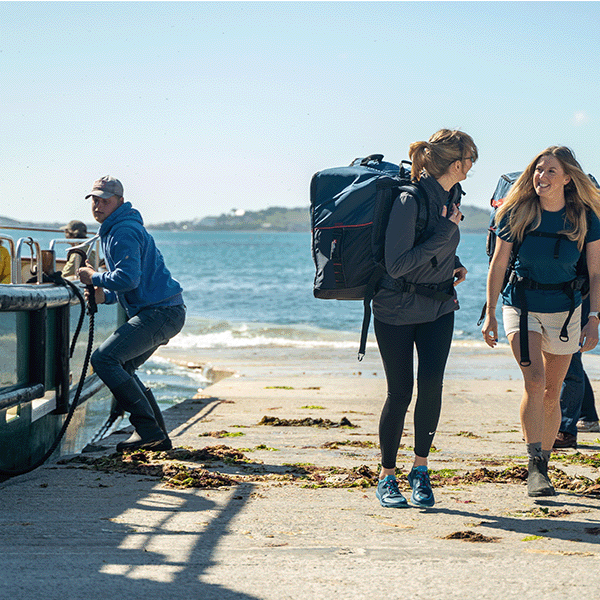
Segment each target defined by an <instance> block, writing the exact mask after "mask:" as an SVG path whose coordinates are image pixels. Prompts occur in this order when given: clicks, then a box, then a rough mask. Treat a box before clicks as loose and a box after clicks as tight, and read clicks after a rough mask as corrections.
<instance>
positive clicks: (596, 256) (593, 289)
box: [579, 240, 600, 352]
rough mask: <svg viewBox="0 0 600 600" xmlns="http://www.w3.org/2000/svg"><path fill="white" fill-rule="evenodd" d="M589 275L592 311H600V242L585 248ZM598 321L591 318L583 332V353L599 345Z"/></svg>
mask: <svg viewBox="0 0 600 600" xmlns="http://www.w3.org/2000/svg"><path fill="white" fill-rule="evenodd" d="M585 253H586V260H587V268H588V273H589V275H590V311H591V312H595V311H599V310H600V240H596V241H595V242H589V243H588V244H586V246H585ZM598 323H599V321H598V319H597V318H596V317H590V318H589V319H588V322H587V323H586V324H585V325H584V327H583V329H582V330H581V338H580V339H579V345H580V346H581V352H587V351H588V350H593V349H594V348H595V347H596V344H598Z"/></svg>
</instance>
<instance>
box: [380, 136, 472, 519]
mask: <svg viewBox="0 0 600 600" xmlns="http://www.w3.org/2000/svg"><path fill="white" fill-rule="evenodd" d="M409 157H410V159H411V160H412V173H411V175H412V179H413V180H414V182H415V184H416V185H418V188H419V189H420V192H421V195H422V196H423V197H424V198H425V201H427V202H428V204H429V221H428V226H427V228H426V229H425V232H424V236H420V239H419V240H415V230H416V222H417V218H418V216H419V210H418V204H417V201H416V199H415V197H414V196H413V195H412V194H410V193H408V192H402V193H401V194H400V196H399V197H398V198H397V199H396V200H395V201H394V205H393V206H392V210H391V213H390V219H389V222H388V226H387V230H386V238H385V265H386V269H387V275H385V276H384V279H383V281H382V284H381V287H382V289H380V291H379V292H378V293H377V294H376V295H375V297H374V300H373V312H374V315H375V335H376V337H377V344H378V346H379V351H380V353H381V359H382V361H383V365H384V369H385V374H386V380H387V398H386V401H385V404H384V406H383V410H382V412H381V417H380V421H379V442H380V446H381V465H382V467H381V472H380V475H379V484H378V486H377V491H376V496H377V498H378V500H379V502H380V503H381V505H382V506H385V507H393V508H402V507H405V506H407V505H408V502H407V501H406V499H405V498H404V496H403V495H402V494H401V493H400V491H399V488H398V483H397V480H396V455H397V453H398V448H399V445H400V440H401V438H402V430H403V428H404V419H405V416H406V412H407V410H408V406H409V404H410V402H411V398H412V392H413V384H414V374H413V355H414V351H415V348H416V351H417V355H418V361H419V363H418V370H417V383H418V385H417V387H418V392H417V400H416V405H415V412H414V428H415V457H414V462H413V465H412V468H411V470H410V472H409V473H408V482H409V484H410V486H411V488H412V494H411V501H412V503H413V504H414V505H416V506H419V507H422V508H429V507H431V506H433V505H434V503H435V499H434V495H433V490H432V489H431V483H430V480H429V474H428V470H427V461H428V456H429V450H430V448H431V444H432V442H433V438H434V436H435V432H436V429H437V424H438V420H439V416H440V410H441V405H442V382H443V378H444V370H445V368H446V360H447V358H448V353H449V352H450V344H451V342H452V334H453V330H454V311H455V310H457V309H458V308H459V306H458V301H457V298H456V292H455V290H454V286H456V285H457V284H458V283H460V282H461V281H464V279H465V277H466V274H467V269H465V267H464V266H463V265H462V264H461V263H460V261H459V260H458V257H457V256H456V248H457V246H458V243H459V241H460V232H459V223H460V222H461V219H462V214H461V212H460V210H459V208H458V203H457V201H458V200H459V199H460V196H461V193H462V190H461V188H460V185H458V183H459V182H460V181H464V180H465V179H466V177H467V173H468V172H469V170H470V169H471V167H472V166H473V163H474V162H475V161H476V160H477V146H475V143H474V142H473V139H472V138H471V136H469V135H467V134H466V133H464V132H462V131H458V130H449V129H442V130H440V131H438V132H437V133H434V134H433V135H432V136H431V137H430V138H429V141H427V142H425V141H421V142H415V143H413V144H411V145H410V149H409ZM416 242H417V243H416Z"/></svg>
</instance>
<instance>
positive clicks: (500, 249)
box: [481, 238, 513, 348]
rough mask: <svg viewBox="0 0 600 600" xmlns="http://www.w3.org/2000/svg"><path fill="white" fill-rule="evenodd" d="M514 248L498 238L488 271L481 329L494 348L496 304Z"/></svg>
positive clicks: (488, 343) (510, 243) (496, 335)
mask: <svg viewBox="0 0 600 600" xmlns="http://www.w3.org/2000/svg"><path fill="white" fill-rule="evenodd" d="M512 247H513V244H512V242H507V241H505V240H503V239H501V238H497V239H496V248H495V250H494V256H493V257H492V262H491V263H490V269H489V271H488V278H487V291H486V303H487V304H486V315H485V321H484V323H483V327H482V328H481V333H482V334H483V339H484V340H485V343H486V344H487V345H488V346H490V347H492V348H493V347H494V346H495V345H496V344H497V343H498V321H497V320H496V303H497V302H498V296H500V292H501V291H502V284H503V283H504V275H505V273H506V269H507V268H508V263H509V261H510V253H511V250H512Z"/></svg>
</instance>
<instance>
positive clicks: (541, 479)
mask: <svg viewBox="0 0 600 600" xmlns="http://www.w3.org/2000/svg"><path fill="white" fill-rule="evenodd" d="M528 470H529V473H528V475H527V494H528V495H529V496H531V497H532V498H537V497H539V496H554V494H555V491H554V486H553V485H552V483H551V482H550V479H549V477H548V461H547V460H545V459H544V458H542V457H541V456H534V457H533V458H530V459H529V465H528Z"/></svg>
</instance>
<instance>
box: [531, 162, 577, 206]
mask: <svg viewBox="0 0 600 600" xmlns="http://www.w3.org/2000/svg"><path fill="white" fill-rule="evenodd" d="M569 181H571V178H570V177H569V176H568V175H567V174H566V173H565V170H564V169H563V167H562V165H561V164H560V161H559V160H558V159H557V158H556V157H555V156H552V155H546V156H542V158H540V160H539V161H538V163H537V165H536V166H535V171H534V172H533V188H534V189H535V193H536V194H537V195H538V196H539V197H540V198H547V199H549V200H550V199H560V198H564V194H565V185H567V183H569Z"/></svg>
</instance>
